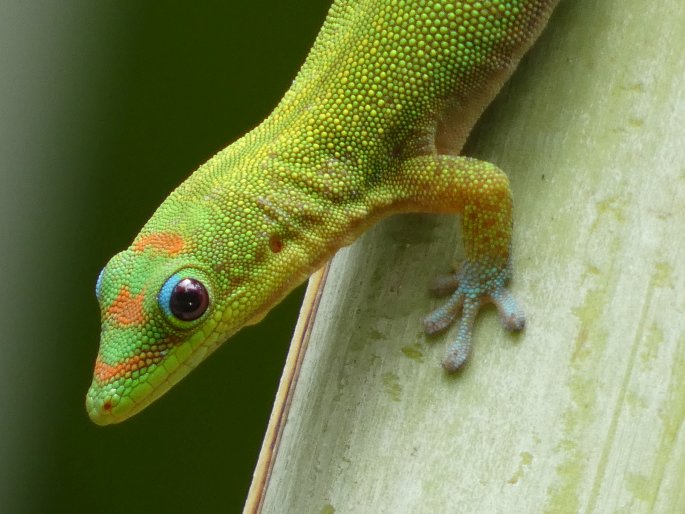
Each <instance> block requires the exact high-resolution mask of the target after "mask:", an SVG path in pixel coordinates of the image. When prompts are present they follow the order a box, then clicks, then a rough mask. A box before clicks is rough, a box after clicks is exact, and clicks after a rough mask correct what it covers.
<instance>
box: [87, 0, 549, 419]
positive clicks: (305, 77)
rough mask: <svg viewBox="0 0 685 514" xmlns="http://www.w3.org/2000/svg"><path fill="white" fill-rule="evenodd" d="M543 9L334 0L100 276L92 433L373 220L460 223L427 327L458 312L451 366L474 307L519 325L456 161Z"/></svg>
mask: <svg viewBox="0 0 685 514" xmlns="http://www.w3.org/2000/svg"><path fill="white" fill-rule="evenodd" d="M556 3H557V0H481V1H475V0H465V1H457V0H357V1H352V0H336V1H335V2H334V4H333V6H332V7H331V9H330V12H329V14H328V17H327V18H326V21H325V23H324V26H323V28H322V29H321V32H320V34H319V36H318V38H317V40H316V42H315V44H314V46H313V48H312V50H311V52H310V54H309V57H308V58H307V60H306V62H305V64H304V65H303V66H302V69H301V70H300V72H299V74H298V75H297V77H296V79H295V81H294V82H293V84H292V87H291V88H290V90H289V91H288V92H287V93H286V94H285V96H284V97H283V99H282V100H281V102H280V103H279V105H278V106H277V107H276V109H275V110H274V111H273V113H272V114H271V115H270V116H269V117H268V118H267V119H266V120H265V121H264V122H262V123H261V124H260V125H259V126H258V127H257V128H255V129H254V130H252V131H251V132H249V133H248V134H246V135H245V136H243V137H242V138H241V139H239V140H238V141H236V142H235V143H233V144H231V145H229V146H228V147H227V148H225V149H224V150H222V151H221V152H219V153H218V154H217V155H216V156H214V157H213V158H212V159H210V160H209V161H208V162H207V163H205V164H204V165H202V166H201V167H200V168H199V169H198V170H197V171H195V173H193V174H192V175H191V176H190V177H189V178H188V179H187V180H186V181H185V182H184V183H183V184H181V186H180V187H178V189H176V190H175V191H174V192H172V193H171V194H170V195H169V197H168V198H167V199H166V200H165V201H164V203H162V205H161V206H160V207H159V208H158V209H157V211H156V212H155V213H154V215H153V216H152V218H151V219H150V220H149V221H148V223H147V224H146V225H145V226H144V227H143V229H142V230H141V232H140V234H138V236H137V237H136V238H135V240H134V241H133V243H132V244H131V246H130V247H129V248H128V249H127V250H124V251H123V252H121V253H118V254H117V255H115V256H114V257H113V258H112V259H111V260H110V261H109V263H108V264H107V265H106V266H105V268H104V269H103V270H102V272H101V273H100V276H99V278H98V282H97V286H96V294H97V298H98V301H99V303H100V308H101V313H102V333H101V340H100V350H99V353H98V356H97V360H96V362H95V372H94V377H93V382H92V385H91V387H90V389H89V391H88V394H87V397H86V406H87V410H88V413H89V415H90V417H91V419H92V420H93V421H94V422H95V423H98V424H101V425H105V424H110V423H116V422H119V421H122V420H124V419H126V418H128V417H130V416H132V415H133V414H135V413H137V412H138V411H140V410H141V409H143V408H144V407H146V406H147V405H149V404H150V403H151V402H152V401H154V400H155V399H157V398H158V397H159V396H160V395H162V394H163V393H164V392H166V391H167V390H168V389H169V388H170V387H171V386H173V385H174V384H176V383H177V382H178V381H179V380H180V379H181V378H182V377H183V376H185V375H186V374H187V373H188V372H189V371H190V370H191V369H193V368H194V367H195V366H197V364H198V363H199V362H201V361H202V360H203V359H204V358H205V357H207V356H208V355H209V354H210V353H212V352H213V351H214V350H215V349H216V348H217V347H218V346H219V345H220V344H221V343H223V342H224V341H226V340H227V339H228V338H229V337H230V336H231V335H232V334H234V333H235V332H236V331H238V330H239V329H240V328H241V327H243V326H245V325H249V324H252V323H256V322H258V321H259V320H261V319H262V318H263V317H264V315H265V314H266V313H267V312H268V311H269V309H271V308H272V307H273V306H274V305H275V304H276V303H278V302H279V301H280V300H281V299H282V298H283V297H284V296H285V295H286V294H287V293H288V292H290V291H291V290H292V289H293V288H294V287H295V286H297V285H298V284H300V283H301V282H302V281H304V280H305V279H306V278H307V277H308V276H309V275H310V274H311V273H312V272H313V271H315V270H316V269H317V268H319V267H320V266H322V265H323V264H324V263H325V262H326V261H327V260H328V259H330V257H331V256H332V255H333V254H334V253H335V252H336V250H338V249H339V248H340V247H342V246H344V245H347V244H349V243H350V242H352V241H353V240H354V239H355V238H356V237H357V236H359V235H360V234H361V233H362V232H363V231H364V230H365V229H367V228H368V227H369V226H370V225H372V224H373V223H375V222H377V221H378V220H379V219H381V218H383V217H385V216H388V215H390V214H394V213H400V212H433V213H458V214H461V215H462V223H463V237H464V245H465V256H466V257H465V261H464V262H463V264H462V265H461V267H460V269H459V270H458V271H457V272H455V273H454V274H452V275H449V276H445V277H443V278H441V279H439V280H438V281H437V283H436V289H438V290H440V291H441V292H443V293H449V294H450V295H451V296H450V297H449V300H448V301H447V302H446V304H445V305H444V306H443V307H440V308H439V309H437V310H436V311H434V312H433V313H432V314H430V315H429V316H428V317H427V318H426V319H425V327H426V331H427V332H429V333H433V332H436V331H439V330H442V329H445V328H446V327H448V326H449V325H450V324H451V323H452V322H453V321H455V320H456V319H457V317H458V315H459V314H460V313H461V318H460V320H459V323H458V330H457V334H456V340H455V342H454V343H453V344H452V345H451V346H450V347H449V349H448V351H447V354H446V356H445V360H444V363H443V365H444V367H445V368H446V369H447V370H448V371H453V370H456V369H457V368H459V367H460V366H461V365H462V364H463V362H464V361H465V359H466V358H467V356H468V353H469V349H470V347H471V339H472V327H473V322H474V319H475V317H476V315H477V313H478V310H479V309H480V307H481V305H482V304H484V303H487V302H492V303H494V304H495V305H496V306H497V308H498V310H499V313H500V316H501V319H502V322H503V324H504V326H505V327H506V328H507V329H510V330H520V329H521V328H523V325H524V315H523V311H522V310H521V308H520V307H519V306H518V304H517V303H516V301H515V300H514V298H513V297H512V296H511V295H510V293H509V292H508V290H507V289H506V287H505V286H506V283H507V281H508V280H509V278H510V276H511V258H510V248H511V234H512V199H511V191H510V189H509V182H508V180H507V177H506V176H505V174H504V173H503V172H502V171H501V170H500V169H498V168H497V167H496V166H494V165H493V164H490V163H487V162H482V161H478V160H476V159H472V158H468V157H460V156H459V152H460V151H461V148H462V145H463V143H464V141H465V139H466V137H467V135H468V133H469V131H470V130H471V128H472V126H473V125H474V123H475V122H476V120H477V118H478V117H479V116H480V114H481V113H482V111H483V109H484V108H485V107H486V105H487V104H488V103H489V102H490V101H491V100H492V98H493V97H494V96H495V94H496V93H497V91H498V90H499V88H500V87H501V85H502V83H503V82H504V81H505V80H506V79H507V78H508V77H509V76H510V75H511V73H512V71H513V70H514V68H515V67H516V64H517V63H518V61H519V59H520V58H521V56H522V55H523V53H524V52H525V51H526V50H527V49H528V47H529V46H530V45H531V44H532V43H533V41H534V40H535V38H536V37H537V36H538V34H539V33H540V31H541V30H542V28H543V26H544V24H545V23H546V21H547V19H548V17H549V15H550V13H551V11H552V9H553V7H554V5H555V4H556Z"/></svg>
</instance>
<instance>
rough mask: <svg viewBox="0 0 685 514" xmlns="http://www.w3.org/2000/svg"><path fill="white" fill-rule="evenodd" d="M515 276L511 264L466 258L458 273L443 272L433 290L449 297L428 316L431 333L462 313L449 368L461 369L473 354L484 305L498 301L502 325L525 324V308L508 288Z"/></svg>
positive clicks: (449, 354)
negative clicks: (475, 335) (475, 332)
mask: <svg viewBox="0 0 685 514" xmlns="http://www.w3.org/2000/svg"><path fill="white" fill-rule="evenodd" d="M510 276H511V268H510V266H504V267H498V266H493V265H488V263H482V262H478V263H474V262H468V261H467V262H464V263H463V264H462V266H461V268H460V269H459V271H457V272H455V273H450V274H449V275H442V276H440V277H438V278H437V279H436V280H435V282H434V283H433V285H432V287H431V290H432V291H433V292H434V293H436V294H438V295H446V294H450V295H451V296H450V298H449V300H448V301H447V302H446V303H445V304H444V305H443V306H441V307H439V308H437V309H436V310H434V311H433V312H431V313H430V314H429V315H428V316H427V317H426V318H425V319H424V326H425V329H426V332H427V333H428V334H435V333H436V332H440V331H441V330H445V329H446V328H447V327H449V326H450V325H451V324H452V323H454V321H455V319H456V318H457V316H458V315H459V312H460V311H461V313H462V316H461V320H460V321H459V329H458V331H457V339H456V341H455V342H454V343H452V344H451V345H450V347H449V348H448V350H447V353H446V355H445V359H444V360H443V363H442V365H443V367H444V368H445V369H446V370H447V371H450V372H451V371H456V370H457V369H459V368H460V367H461V366H462V365H463V364H464V362H465V361H466V359H467V358H468V356H469V352H470V351H471V341H472V339H473V324H474V322H475V319H476V316H477V315H478V311H479V310H480V308H481V306H482V305H484V304H486V303H490V302H491V303H494V304H495V306H496V307H497V310H498V311H499V315H500V320H501V322H502V325H504V327H505V328H506V329H508V330H514V331H518V330H521V329H523V327H524V326H525V322H526V320H525V315H524V313H523V309H522V308H521V307H520V305H519V304H518V302H517V301H516V300H515V299H514V297H513V296H512V295H511V293H510V292H509V291H508V290H507V288H506V283H507V282H508V280H509V278H510Z"/></svg>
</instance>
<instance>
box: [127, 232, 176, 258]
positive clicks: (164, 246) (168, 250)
mask: <svg viewBox="0 0 685 514" xmlns="http://www.w3.org/2000/svg"><path fill="white" fill-rule="evenodd" d="M148 248H150V249H152V250H155V251H158V252H160V253H164V254H167V255H170V256H172V257H173V256H175V255H178V254H179V253H181V252H182V251H183V250H184V249H185V241H184V240H183V238H182V237H181V236H179V235H178V234H174V233H172V232H158V233H156V234H148V235H146V236H143V237H141V238H140V239H139V240H138V241H136V242H135V244H134V245H133V250H134V251H136V252H143V251H145V250H147V249H148Z"/></svg>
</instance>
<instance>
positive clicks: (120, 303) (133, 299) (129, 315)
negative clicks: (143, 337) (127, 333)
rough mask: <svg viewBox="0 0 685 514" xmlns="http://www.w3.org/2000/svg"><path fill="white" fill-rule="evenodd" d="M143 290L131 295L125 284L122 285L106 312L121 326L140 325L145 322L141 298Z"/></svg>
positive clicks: (142, 297) (142, 298)
mask: <svg viewBox="0 0 685 514" xmlns="http://www.w3.org/2000/svg"><path fill="white" fill-rule="evenodd" d="M144 293H145V291H141V292H140V293H138V294H137V295H135V296H133V295H131V292H130V291H129V290H128V287H127V286H123V287H122V288H121V290H120V291H119V294H118V295H117V297H116V298H115V299H114V301H113V302H112V305H110V306H109V307H108V308H107V314H108V315H109V316H111V317H112V319H113V320H114V321H115V322H116V323H117V324H118V325H121V326H127V325H142V324H143V323H144V322H145V310H144V308H143V300H144V299H145V297H144Z"/></svg>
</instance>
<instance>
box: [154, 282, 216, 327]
mask: <svg viewBox="0 0 685 514" xmlns="http://www.w3.org/2000/svg"><path fill="white" fill-rule="evenodd" d="M158 302H159V306H160V308H161V309H162V312H164V314H165V315H166V317H167V318H168V319H169V320H173V321H176V322H181V323H188V322H193V321H196V320H198V319H200V318H202V317H203V315H204V314H205V312H207V310H208V309H209V303H210V297H209V292H208V291H207V288H206V287H205V285H204V284H203V283H202V282H201V281H200V280H198V279H197V278H194V277H193V276H190V274H189V273H187V272H186V273H184V272H179V273H174V274H173V275H172V276H171V277H169V278H168V279H167V280H166V282H164V285H163V286H162V288H161V289H160V290H159V295H158Z"/></svg>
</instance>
